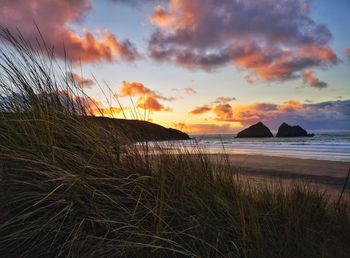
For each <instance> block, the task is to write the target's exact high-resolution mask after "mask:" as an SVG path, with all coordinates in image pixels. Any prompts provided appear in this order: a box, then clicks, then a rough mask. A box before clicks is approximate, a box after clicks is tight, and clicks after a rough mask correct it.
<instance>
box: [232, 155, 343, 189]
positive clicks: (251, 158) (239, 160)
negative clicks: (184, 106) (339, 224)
mask: <svg viewBox="0 0 350 258" xmlns="http://www.w3.org/2000/svg"><path fill="white" fill-rule="evenodd" d="M229 160H230V162H231V164H233V165H234V167H235V168H237V171H238V172H239V173H240V174H241V175H245V176H249V177H250V178H254V179H257V178H260V179H262V178H264V179H272V178H275V179H282V180H287V181H290V180H294V179H296V180H303V181H306V182H310V183H313V184H315V185H317V186H319V187H320V188H322V189H324V190H327V191H328V192H329V193H330V194H332V195H334V194H337V193H339V192H340V191H341V189H342V187H343V185H344V181H345V178H346V176H347V173H348V170H349V168H350V162H341V161H328V160H314V159H298V158H287V157H276V156H263V155H238V154H235V155H229ZM346 192H347V195H348V196H349V195H350V185H349V184H348V185H347V188H346Z"/></svg>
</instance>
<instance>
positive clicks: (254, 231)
mask: <svg viewBox="0 0 350 258" xmlns="http://www.w3.org/2000/svg"><path fill="white" fill-rule="evenodd" d="M0 34H1V37H2V40H3V43H2V44H1V49H0V96H1V100H2V101H1V104H0V108H1V110H2V112H1V114H0V165H1V168H0V180H1V181H0V257H247V258H248V257H249V258H259V257H284V258H287V257H296V258H303V257H305V258H312V257H332V258H333V257H349V256H348V255H349V253H350V220H349V219H350V218H349V211H348V209H347V207H348V206H349V204H348V203H346V202H345V201H341V202H340V203H339V204H335V203H334V202H333V201H332V200H330V199H329V198H328V197H327V195H325V194H324V193H322V192H320V191H318V190H317V189H315V188H312V187H310V186H308V185H306V184H302V183H295V184H288V185H283V184H270V185H269V184H259V185H250V184H249V182H247V181H246V180H245V179H244V178H241V177H239V176H238V175H237V174H235V169H234V168H233V167H232V166H231V164H228V163H227V161H226V159H225V157H224V156H222V155H221V156H215V157H213V156H211V157H209V156H207V155H205V154H203V153H201V150H200V149H198V150H197V151H195V152H193V151H189V150H188V151H186V150H181V152H180V153H177V154H174V153H173V152H169V151H167V150H164V149H161V148H160V149H158V150H157V151H155V152H154V151H153V150H150V149H149V148H147V146H141V147H136V146H135V145H133V144H131V143H129V144H128V140H127V136H125V135H122V134H119V133H118V132H117V131H111V130H106V129H104V128H103V127H102V126H99V125H98V124H92V123H90V122H89V121H88V120H87V119H86V118H85V117H86V116H87V115H88V113H87V112H86V109H85V103H86V100H87V99H88V98H87V97H86V96H85V95H84V94H83V92H81V91H80V90H79V89H78V88H77V87H76V86H75V83H74V82H71V81H69V80H67V79H66V78H65V76H64V75H65V69H62V68H60V66H59V65H58V63H57V62H56V61H55V59H54V56H53V54H52V55H51V57H50V58H44V57H42V55H41V52H42V51H48V52H50V51H51V50H50V49H49V48H47V47H46V46H45V45H44V43H40V42H41V41H40V40H38V46H32V45H30V44H29V43H27V42H26V41H24V40H23V39H22V38H21V37H20V35H13V34H11V33H9V32H8V31H7V30H6V29H3V30H2V31H1V33H0ZM38 49H39V50H38ZM50 53H51V52H50ZM49 56H50V55H49ZM78 97H79V98H78ZM143 147H144V148H143Z"/></svg>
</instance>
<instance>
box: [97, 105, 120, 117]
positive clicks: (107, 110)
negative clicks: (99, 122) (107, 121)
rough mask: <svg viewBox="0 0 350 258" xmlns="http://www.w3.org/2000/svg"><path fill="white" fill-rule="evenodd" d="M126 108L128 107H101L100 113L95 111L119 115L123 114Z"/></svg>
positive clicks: (102, 113)
mask: <svg viewBox="0 0 350 258" xmlns="http://www.w3.org/2000/svg"><path fill="white" fill-rule="evenodd" d="M125 110H126V108H120V107H110V108H101V109H100V110H99V112H98V113H95V115H101V116H109V117H115V116H117V115H120V114H123V112H124V111H125Z"/></svg>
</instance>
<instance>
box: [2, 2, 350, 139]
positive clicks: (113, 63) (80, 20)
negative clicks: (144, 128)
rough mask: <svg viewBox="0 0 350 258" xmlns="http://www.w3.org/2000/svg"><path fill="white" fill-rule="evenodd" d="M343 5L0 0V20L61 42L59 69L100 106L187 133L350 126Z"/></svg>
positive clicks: (346, 6) (349, 56) (349, 41)
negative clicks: (66, 67) (260, 126)
mask: <svg viewBox="0 0 350 258" xmlns="http://www.w3.org/2000/svg"><path fill="white" fill-rule="evenodd" d="M349 12H350V1H349V0H337V1H329V0H317V1H316V0H311V1H299V0H246V1H242V0H191V1H190V0H0V26H1V27H5V28H8V29H10V30H15V29H16V28H17V29H19V30H20V31H21V33H22V34H23V37H24V38H25V39H26V40H28V41H31V42H35V39H36V37H38V33H37V29H36V27H35V24H34V23H36V24H37V25H38V27H39V29H40V32H41V33H42V34H43V36H44V38H45V40H46V42H47V44H49V45H50V46H51V45H52V46H54V47H55V48H54V49H55V55H56V57H57V58H58V59H63V58H64V50H63V46H64V48H65V50H66V51H67V53H68V56H69V58H70V60H71V61H72V63H73V71H72V73H70V74H67V76H71V77H72V78H74V80H76V81H77V82H78V84H79V86H80V87H81V88H82V89H83V90H84V92H86V93H87V94H88V95H89V96H91V98H92V99H93V100H94V103H95V104H96V105H98V107H99V109H100V110H102V112H103V114H104V115H106V116H112V117H116V118H123V117H124V116H126V117H127V118H139V119H147V120H150V121H152V122H155V123H158V124H161V125H164V126H166V127H175V128H178V129H181V130H184V131H186V132H188V133H192V134H202V133H203V134H207V133H235V132H237V131H240V130H242V128H244V127H247V126H248V125H251V124H253V123H256V122H258V121H262V122H264V123H265V124H266V125H268V126H269V127H270V128H271V129H272V130H276V129H277V128H278V126H279V125H280V124H281V123H282V122H287V123H289V124H299V125H301V126H302V127H304V128H306V129H308V130H311V131H319V130H350V89H349V87H350V85H349V81H350V33H349V29H348V28H349V26H350V16H349V15H348V14H349ZM107 86H108V87H107ZM101 89H102V90H101ZM106 92H107V94H106ZM104 93H105V94H104ZM105 95H107V96H108V97H107V99H106V97H105ZM117 99H118V100H119V101H120V103H121V106H122V107H123V110H124V112H123V111H122V110H121V108H120V105H119V104H118V102H117ZM92 109H93V108H92Z"/></svg>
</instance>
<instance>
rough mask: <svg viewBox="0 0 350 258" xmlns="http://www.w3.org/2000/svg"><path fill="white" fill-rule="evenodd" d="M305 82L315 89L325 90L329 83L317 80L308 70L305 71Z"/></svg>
mask: <svg viewBox="0 0 350 258" xmlns="http://www.w3.org/2000/svg"><path fill="white" fill-rule="evenodd" d="M303 81H304V83H305V84H309V85H310V86H311V87H313V88H318V89H323V88H326V87H327V86H328V84H327V83H325V82H323V81H320V80H319V79H318V78H316V76H315V74H314V72H313V71H312V70H311V69H307V70H306V71H305V74H304V77H303Z"/></svg>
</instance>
